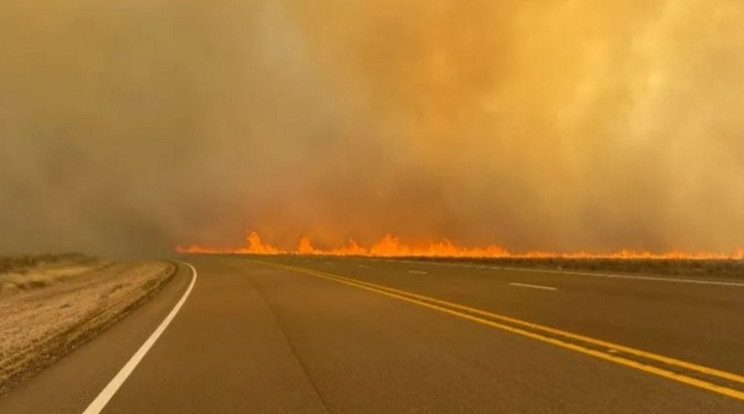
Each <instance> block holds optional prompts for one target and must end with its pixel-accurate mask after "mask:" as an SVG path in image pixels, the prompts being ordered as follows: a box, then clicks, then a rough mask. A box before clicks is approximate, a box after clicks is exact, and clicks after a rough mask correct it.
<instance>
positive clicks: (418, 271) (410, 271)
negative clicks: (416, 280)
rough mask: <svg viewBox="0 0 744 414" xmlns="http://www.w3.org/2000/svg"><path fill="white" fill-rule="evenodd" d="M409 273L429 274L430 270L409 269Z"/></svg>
mask: <svg viewBox="0 0 744 414" xmlns="http://www.w3.org/2000/svg"><path fill="white" fill-rule="evenodd" d="M408 273H413V274H414V275H428V274H429V272H424V271H423V270H409V271H408Z"/></svg>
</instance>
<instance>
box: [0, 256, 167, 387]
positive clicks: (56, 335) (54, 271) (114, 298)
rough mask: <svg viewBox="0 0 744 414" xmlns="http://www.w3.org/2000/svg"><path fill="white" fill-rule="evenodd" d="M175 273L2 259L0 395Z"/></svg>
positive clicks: (52, 259) (100, 263)
mask: <svg viewBox="0 0 744 414" xmlns="http://www.w3.org/2000/svg"><path fill="white" fill-rule="evenodd" d="M174 271H175V266H174V265H173V264H171V263H168V262H160V261H153V262H133V263H124V262H112V261H105V260H99V259H94V258H90V257H86V256H83V255H79V254H68V255H44V256H29V257H0V315H2V318H0V394H2V393H4V392H7V391H8V390H10V389H11V388H12V387H13V386H14V385H16V384H18V383H19V382H20V381H22V380H23V379H25V378H27V377H28V376H30V375H33V374H34V373H37V372H39V371H40V370H42V369H43V368H45V367H47V366H49V365H51V364H52V363H54V362H55V361H57V360H58V359H60V358H62V357H63V356H64V355H66V354H67V353H69V352H70V351H72V350H73V349H75V348H77V347H78V346H80V345H81V344H83V343H85V342H86V341H87V340H88V339H90V338H92V337H93V336H95V335H96V334H97V333H100V332H101V331H103V330H104V329H106V328H107V327H109V326H111V325H113V324H114V323H115V322H116V321H118V320H120V319H121V318H123V317H124V316H125V315H126V314H127V313H128V312H130V311H131V310H132V309H134V308H135V307H136V306H137V305H139V304H140V303H142V302H143V301H145V300H146V299H147V298H149V297H151V296H152V295H154V294H155V293H156V292H158V291H159V290H160V288H162V287H163V286H164V285H165V284H166V283H167V282H168V281H169V280H170V279H171V277H172V276H173V274H174Z"/></svg>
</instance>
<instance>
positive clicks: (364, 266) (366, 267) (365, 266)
mask: <svg viewBox="0 0 744 414" xmlns="http://www.w3.org/2000/svg"><path fill="white" fill-rule="evenodd" d="M357 267H361V268H364V269H369V266H367V265H357Z"/></svg>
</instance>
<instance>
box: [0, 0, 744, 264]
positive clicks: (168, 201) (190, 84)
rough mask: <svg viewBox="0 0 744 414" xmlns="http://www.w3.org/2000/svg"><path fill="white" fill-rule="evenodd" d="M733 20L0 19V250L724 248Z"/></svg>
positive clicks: (87, 1) (458, 16) (609, 13)
mask: <svg viewBox="0 0 744 414" xmlns="http://www.w3.org/2000/svg"><path fill="white" fill-rule="evenodd" d="M742 50H744V4H742V3H741V1H739V0H714V1H710V0H708V1H704V0H675V1H665V2H643V1H639V0H636V1H619V0H613V1H609V2H604V3H601V4H599V3H597V2H595V1H590V0H579V1H568V0H562V1H552V2H545V1H538V0H533V1H526V2H525V1H510V2H493V1H490V0H479V1H471V2H454V1H444V0H442V1H431V0H415V1H407V2H399V1H393V0H383V1H379V0H378V1H373V0H361V1H357V2H348V1H341V0H327V1H323V2H321V3H320V4H318V2H313V3H308V2H302V1H297V0H285V1H279V0H272V1H244V2H239V1H223V0H216V1H196V0H186V1H184V0H179V1H176V0H146V1H145V0H140V1H137V0H135V1H121V0H113V1H106V2H101V1H94V0H81V1H76V2H59V1H53V0H38V1H33V2H29V1H22V0H7V1H4V2H2V3H0V251H2V252H9V253H15V252H39V251H60V250H62V251H72V250H80V251H86V252H94V253H104V254H163V253H167V252H170V251H171V249H172V248H173V246H174V245H176V244H188V243H192V242H194V243H204V244H217V245H220V244H223V245H228V244H238V243H240V242H241V241H242V239H243V237H244V235H245V231H246V229H249V228H250V229H255V230H258V231H259V232H261V233H262V234H263V235H264V237H265V239H267V240H268V241H270V242H272V243H274V244H278V245H284V246H289V245H292V244H293V243H295V242H296V240H297V238H298V237H299V236H300V235H309V236H311V237H313V238H314V240H315V241H316V244H317V245H319V246H321V247H322V246H328V245H334V244H339V243H342V242H343V241H345V240H346V239H347V238H348V237H355V238H356V239H358V240H359V241H360V242H362V243H370V242H372V241H374V240H376V239H377V238H379V237H380V236H381V235H383V234H385V233H388V232H392V233H395V234H397V235H399V236H401V238H402V239H404V240H407V241H410V242H414V243H415V242H416V241H424V240H432V239H433V240H437V239H439V238H440V237H443V236H447V237H449V238H451V239H453V240H454V241H456V242H459V243H463V244H486V243H497V244H502V245H504V246H506V247H508V248H510V249H512V250H524V249H530V250H532V249H550V250H562V251H565V250H578V249H582V250H592V251H608V250H615V249H620V248H633V249H651V250H668V249H685V250H716V251H724V252H725V251H730V250H732V249H734V248H736V247H738V246H744V214H742V212H741V211H742V210H741V209H742V207H741V206H742V205H744V179H743V177H744V115H743V112H742V108H744V102H743V101H742V100H743V99H744V54H742V53H741V51H742Z"/></svg>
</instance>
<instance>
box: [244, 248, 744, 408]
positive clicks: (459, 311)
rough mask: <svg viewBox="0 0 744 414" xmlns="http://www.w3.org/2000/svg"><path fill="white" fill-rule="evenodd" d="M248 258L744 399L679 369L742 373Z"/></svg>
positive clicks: (723, 375) (720, 375)
mask: <svg viewBox="0 0 744 414" xmlns="http://www.w3.org/2000/svg"><path fill="white" fill-rule="evenodd" d="M251 261H252V262H254V263H259V264H264V265H270V266H274V267H278V268H281V269H284V270H289V271H292V272H297V273H302V274H306V275H310V276H314V277H318V278H321V279H326V280H331V281H334V282H337V283H342V284H345V285H348V286H353V287H356V288H359V289H363V290H367V291H370V292H374V293H378V294H381V295H385V296H388V297H391V298H394V299H398V300H401V301H404V302H409V303H413V304H416V305H419V306H422V307H425V308H429V309H433V310H436V311H439V312H443V313H446V314H449V315H453V316H457V317H459V318H462V319H466V320H469V321H472V322H476V323H480V324H482V325H487V326H490V327H493V328H497V329H500V330H503V331H506V332H510V333H513V334H517V335H521V336H524V337H527V338H531V339H534V340H538V341H541V342H545V343H549V344H551V345H555V346H558V347H561V348H564V349H570V350H572V351H576V352H580V353H582V354H585V355H591V356H593V357H596V358H599V359H603V360H606V361H610V362H614V363H616V364H620V365H624V366H626V367H630V368H634V369H637V370H640V371H644V372H648V373H651V374H654V375H658V376H660V377H664V378H667V379H670V380H674V381H678V382H681V383H684V384H687V385H691V386H694V387H697V388H702V389H705V390H708V391H712V392H715V393H717V394H721V395H725V396H727V397H731V398H734V399H737V400H739V401H743V402H744V391H740V390H737V389H734V388H729V387H726V386H723V385H718V384H715V383H713V382H710V381H706V380H702V379H698V378H694V377H692V376H689V375H686V374H684V373H681V372H685V371H691V372H694V373H696V374H702V375H704V376H707V377H709V378H711V379H712V378H715V379H719V380H723V381H728V382H731V383H737V384H741V385H744V376H741V375H737V374H733V373H730V372H726V371H721V370H718V369H714V368H709V367H705V366H702V365H697V364H693V363H690V362H687V361H681V360H678V359H674V358H670V357H666V356H663V355H659V354H654V353H652V352H646V351H642V350H639V349H635V348H631V347H627V346H623V345H619V344H614V343H611V342H607V341H602V340H599V339H594V338H590V337H587V336H583V335H578V334H574V333H571V332H567V331H563V330H560V329H555V328H550V327H547V326H543V325H539V324H536V323H532V322H527V321H523V320H519V319H515V318H510V317H508V316H503V315H498V314H495V313H492V312H487V311H484V310H481V309H476V308H471V307H469V306H463V305H460V304H457V303H452V302H448V301H444V300H441V299H436V298H432V297H428V296H424V295H419V294H416V293H412V292H407V291H404V290H400V289H395V288H391V287H388V286H383V285H378V284H374V283H369V282H363V281H360V280H357V279H352V278H348V277H344V276H340V275H335V274H332V273H327V272H322V271H318V270H314V269H307V268H302V267H296V266H289V265H284V264H279V263H272V262H264V261H259V260H251ZM507 324H508V325H507ZM613 352H615V353H623V354H626V355H632V356H633V357H635V358H637V359H641V360H645V361H648V362H653V363H656V364H658V365H660V366H657V365H651V364H650V363H644V362H642V361H638V360H635V359H630V358H626V357H623V356H621V355H617V354H613ZM670 367H674V368H677V369H679V370H680V371H681V372H675V371H673V370H671V369H670Z"/></svg>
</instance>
